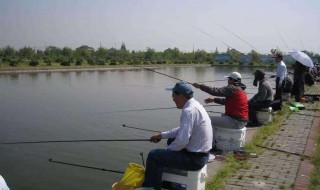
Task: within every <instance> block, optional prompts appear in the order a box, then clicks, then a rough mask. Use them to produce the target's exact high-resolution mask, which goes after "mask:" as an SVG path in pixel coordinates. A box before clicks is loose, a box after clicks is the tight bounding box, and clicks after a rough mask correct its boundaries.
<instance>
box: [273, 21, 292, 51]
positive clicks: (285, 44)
mask: <svg viewBox="0 0 320 190" xmlns="http://www.w3.org/2000/svg"><path fill="white" fill-rule="evenodd" d="M274 29H275V30H276V31H277V33H278V35H279V36H280V38H281V40H282V42H283V43H284V44H285V45H286V47H287V49H288V51H290V49H289V47H288V45H287V43H286V41H284V39H283V37H282V35H281V34H280V32H279V30H277V28H276V27H275V26H274Z"/></svg>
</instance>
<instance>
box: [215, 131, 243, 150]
mask: <svg viewBox="0 0 320 190" xmlns="http://www.w3.org/2000/svg"><path fill="white" fill-rule="evenodd" d="M213 129H214V131H213V133H214V136H215V140H216V147H217V149H219V150H222V151H235V150H239V149H240V148H241V147H243V145H244V143H245V140H246V129H247V128H246V127H243V128H242V129H229V128H222V127H217V126H215V127H213Z"/></svg>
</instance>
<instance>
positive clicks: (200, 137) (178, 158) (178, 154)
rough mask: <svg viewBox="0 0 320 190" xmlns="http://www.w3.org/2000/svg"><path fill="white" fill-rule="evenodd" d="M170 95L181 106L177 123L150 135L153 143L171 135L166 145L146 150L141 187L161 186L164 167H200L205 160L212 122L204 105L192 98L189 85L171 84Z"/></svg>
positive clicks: (190, 168) (157, 187)
mask: <svg viewBox="0 0 320 190" xmlns="http://www.w3.org/2000/svg"><path fill="white" fill-rule="evenodd" d="M168 90H171V91H172V98H173V101H174V102H175V104H176V106H177V108H178V109H182V113H181V116H180V125H179V127H177V128H174V129H172V130H170V131H166V132H162V133H159V134H156V135H154V136H152V137H151V138H150V141H151V142H154V143H157V142H159V141H160V140H161V139H169V138H174V141H173V142H172V143H171V144H170V145H168V147H167V148H166V149H153V150H151V151H150V152H149V155H148V158H147V164H146V173H145V180H144V182H143V184H142V186H143V187H152V188H154V189H156V190H160V189H161V184H162V171H163V168H164V167H168V168H176V169H182V170H189V171H196V170H200V169H201V168H202V167H203V166H204V165H205V164H206V163H207V161H208V157H209V153H208V152H209V150H210V149H211V148H212V136H213V133H212V126H211V120H210V117H209V115H208V114H207V112H206V110H205V109H204V107H203V106H202V105H201V104H200V103H199V102H198V101H196V100H195V99H194V98H193V91H192V88H191V85H189V84H188V83H186V82H178V83H177V84H176V85H175V86H174V87H173V88H170V89H168Z"/></svg>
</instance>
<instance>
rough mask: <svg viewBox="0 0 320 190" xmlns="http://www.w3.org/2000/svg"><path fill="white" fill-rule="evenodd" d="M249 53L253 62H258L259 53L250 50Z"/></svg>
mask: <svg viewBox="0 0 320 190" xmlns="http://www.w3.org/2000/svg"><path fill="white" fill-rule="evenodd" d="M250 55H251V56H252V61H253V62H260V55H259V53H258V52H256V51H254V50H251V52H250Z"/></svg>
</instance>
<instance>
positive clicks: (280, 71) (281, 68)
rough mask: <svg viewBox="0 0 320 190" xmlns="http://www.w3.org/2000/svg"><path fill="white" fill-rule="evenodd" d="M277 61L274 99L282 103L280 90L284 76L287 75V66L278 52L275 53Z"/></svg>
mask: <svg viewBox="0 0 320 190" xmlns="http://www.w3.org/2000/svg"><path fill="white" fill-rule="evenodd" d="M272 57H273V58H275V59H276V60H275V61H276V63H277V74H276V77H277V78H276V94H275V95H274V100H280V103H282V91H283V87H284V85H285V78H286V76H287V67H286V64H285V63H284V62H283V61H282V59H283V56H282V54H280V53H277V54H276V55H275V56H272Z"/></svg>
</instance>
